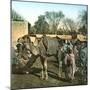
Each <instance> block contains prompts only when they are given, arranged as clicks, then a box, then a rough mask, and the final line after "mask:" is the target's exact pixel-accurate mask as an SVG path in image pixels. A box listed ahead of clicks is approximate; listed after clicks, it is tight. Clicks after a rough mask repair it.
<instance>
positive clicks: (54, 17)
mask: <svg viewBox="0 0 90 90" xmlns="http://www.w3.org/2000/svg"><path fill="white" fill-rule="evenodd" d="M45 18H46V21H47V22H48V24H49V27H50V30H51V32H52V33H54V34H56V33H57V29H58V26H59V24H60V21H61V19H62V18H64V14H63V12H61V11H59V12H48V11H47V12H46V13H45Z"/></svg>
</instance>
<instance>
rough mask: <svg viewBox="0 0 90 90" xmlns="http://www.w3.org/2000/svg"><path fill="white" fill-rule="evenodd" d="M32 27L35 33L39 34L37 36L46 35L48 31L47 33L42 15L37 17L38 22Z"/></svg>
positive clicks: (47, 29)
mask: <svg viewBox="0 0 90 90" xmlns="http://www.w3.org/2000/svg"><path fill="white" fill-rule="evenodd" d="M34 27H35V29H36V33H39V34H45V33H48V31H49V25H48V23H47V22H46V21H45V16H44V15H40V16H39V17H38V20H37V21H36V22H35V25H34Z"/></svg>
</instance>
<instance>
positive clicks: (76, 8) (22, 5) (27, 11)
mask: <svg viewBox="0 0 90 90" xmlns="http://www.w3.org/2000/svg"><path fill="white" fill-rule="evenodd" d="M12 9H13V10H15V11H16V12H17V13H18V14H19V15H21V16H22V17H23V18H24V19H25V20H26V21H28V22H30V23H31V25H34V23H35V21H37V20H38V16H39V15H44V14H45V12H46V11H50V12H51V11H55V12H58V11H62V12H63V13H64V15H65V17H68V18H71V19H73V20H77V17H78V14H79V13H80V12H81V11H82V10H87V6H85V5H70V4H59V3H58V4H55V3H39V2H38V3H37V2H20V1H12Z"/></svg>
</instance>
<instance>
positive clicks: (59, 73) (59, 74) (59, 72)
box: [58, 61, 62, 77]
mask: <svg viewBox="0 0 90 90" xmlns="http://www.w3.org/2000/svg"><path fill="white" fill-rule="evenodd" d="M61 64H62V62H60V61H59V71H58V76H59V77H61V73H62V69H61Z"/></svg>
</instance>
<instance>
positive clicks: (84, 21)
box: [79, 10, 88, 34]
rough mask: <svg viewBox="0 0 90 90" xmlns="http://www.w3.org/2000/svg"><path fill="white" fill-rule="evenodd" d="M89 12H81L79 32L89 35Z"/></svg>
mask: <svg viewBox="0 0 90 90" xmlns="http://www.w3.org/2000/svg"><path fill="white" fill-rule="evenodd" d="M87 14H88V13H87V11H85V10H83V11H82V12H80V14H79V20H80V28H79V31H80V32H81V33H82V34H87V24H88V23H87Z"/></svg>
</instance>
